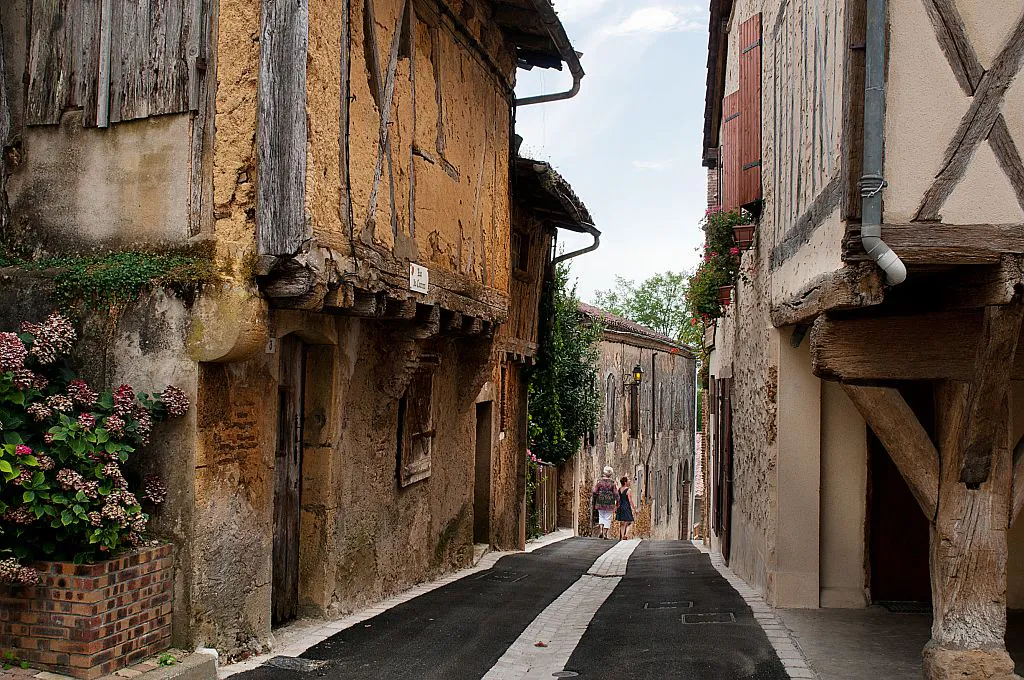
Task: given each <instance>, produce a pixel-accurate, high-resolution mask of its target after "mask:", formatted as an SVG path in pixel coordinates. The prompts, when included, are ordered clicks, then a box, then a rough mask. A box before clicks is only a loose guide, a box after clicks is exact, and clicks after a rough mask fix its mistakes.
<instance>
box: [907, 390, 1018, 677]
mask: <svg viewBox="0 0 1024 680" xmlns="http://www.w3.org/2000/svg"><path fill="white" fill-rule="evenodd" d="M970 401H971V400H970V386H968V385H965V384H963V383H954V382H942V383H939V387H938V389H937V390H936V415H937V426H938V433H937V435H938V436H937V439H938V444H939V453H940V457H941V461H942V462H941V471H940V478H939V498H938V507H937V512H936V517H935V521H934V523H933V525H932V532H931V573H932V611H933V621H932V639H931V641H930V642H929V643H928V645H927V646H926V647H925V650H924V666H925V677H926V678H928V679H929V680H952V679H953V678H1017V677H1018V676H1016V675H1014V674H1013V667H1014V664H1013V660H1012V659H1011V658H1010V656H1009V654H1007V652H1006V648H1005V645H1004V642H1003V638H1004V635H1005V633H1006V554H1007V546H1006V532H1007V529H1008V527H1009V523H1010V497H1011V483H1012V470H1013V465H1012V459H1011V452H1010V445H1009V440H1008V432H1007V426H1008V424H1009V416H1010V413H1009V404H1008V400H1007V399H1006V398H1005V396H1004V397H1002V398H1001V399H1000V401H999V403H991V404H988V405H987V407H988V408H989V409H991V411H992V412H993V414H994V415H996V416H998V417H995V418H993V421H994V422H996V423H998V425H997V426H996V430H997V432H996V434H995V436H994V437H993V438H992V442H993V443H992V450H991V467H990V471H991V472H990V474H989V476H988V478H987V480H986V481H985V482H983V483H982V484H981V485H980V486H979V487H978V488H976V489H969V488H968V485H966V484H965V483H964V482H963V481H961V467H962V464H963V459H964V449H965V444H966V442H967V438H968V436H967V430H968V429H969V424H968V421H969V420H970V413H971V410H972V408H971V404H970Z"/></svg>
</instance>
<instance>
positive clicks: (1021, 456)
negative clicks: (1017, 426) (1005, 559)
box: [1010, 436, 1024, 526]
mask: <svg viewBox="0 0 1024 680" xmlns="http://www.w3.org/2000/svg"><path fill="white" fill-rule="evenodd" d="M1021 508H1024V436H1022V437H1021V438H1020V439H1019V440H1017V445H1016V446H1014V447H1013V483H1012V494H1011V505H1010V525H1011V526H1012V525H1013V523H1014V522H1015V521H1017V517H1019V516H1020V511H1021Z"/></svg>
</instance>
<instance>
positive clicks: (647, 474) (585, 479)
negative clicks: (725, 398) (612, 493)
mask: <svg viewBox="0 0 1024 680" xmlns="http://www.w3.org/2000/svg"><path fill="white" fill-rule="evenodd" d="M580 313H581V314H582V315H583V316H584V318H585V319H586V320H588V321H589V322H590V323H598V324H600V325H601V328H602V334H601V341H600V343H599V351H600V357H599V360H598V377H599V379H600V384H599V385H597V386H596V388H597V390H598V391H599V392H600V393H601V395H602V396H603V399H604V402H603V408H602V409H601V417H600V421H599V422H598V426H597V431H596V432H594V433H592V435H591V436H590V437H588V438H587V441H585V442H584V445H583V447H582V449H581V450H580V452H579V454H577V456H576V457H575V458H574V459H573V460H572V461H570V462H569V463H567V464H566V465H565V466H564V467H563V469H562V470H561V471H560V474H561V475H562V476H563V478H564V479H565V480H566V482H565V483H564V484H563V486H564V487H567V486H568V480H572V488H573V494H572V504H573V506H574V511H573V517H574V522H573V527H574V528H575V529H576V531H577V533H579V534H581V535H589V533H590V530H591V528H592V525H591V507H590V503H591V489H592V488H593V485H594V482H595V480H597V479H598V478H599V477H600V476H601V472H602V470H603V469H604V467H605V466H606V465H609V466H611V467H612V468H613V469H614V470H615V479H616V483H617V482H618V479H619V478H620V477H622V476H623V475H625V476H628V477H629V478H630V480H631V483H632V485H633V497H634V500H635V501H636V503H637V504H638V505H640V506H641V508H640V510H639V512H638V513H637V514H638V517H637V524H636V530H637V532H638V534H640V535H643V536H645V537H648V538H655V539H678V538H683V539H685V538H689V536H690V533H689V530H690V521H689V518H690V504H691V500H692V499H691V494H692V486H693V485H692V481H693V442H694V394H695V391H694V381H695V379H696V365H695V364H696V362H695V360H694V356H693V353H692V352H691V351H690V350H689V349H688V348H687V347H686V346H684V345H681V344H679V343H678V342H675V341H673V340H672V339H671V338H668V337H667V336H665V335H662V334H661V333H658V332H656V331H653V330H651V329H650V328H647V327H646V326H642V325H640V324H638V323H634V322H632V321H628V320H626V319H623V318H621V317H618V316H615V315H614V314H609V313H608V312H605V311H604V310H601V309H598V308H597V307H593V306H591V305H586V304H581V305H580ZM638 368H639V370H637V369H638ZM638 377H639V379H638Z"/></svg>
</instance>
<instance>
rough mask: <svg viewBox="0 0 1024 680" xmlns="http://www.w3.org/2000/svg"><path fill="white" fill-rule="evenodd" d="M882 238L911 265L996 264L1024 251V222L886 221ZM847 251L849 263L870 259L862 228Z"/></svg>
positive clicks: (853, 234) (849, 238)
mask: <svg viewBox="0 0 1024 680" xmlns="http://www.w3.org/2000/svg"><path fill="white" fill-rule="evenodd" d="M882 239H883V240H884V241H885V242H886V243H887V244H888V245H889V247H890V248H892V249H893V251H895V253H896V254H897V255H899V256H900V258H901V259H902V260H903V261H904V262H906V263H907V264H910V265H915V264H916V265H929V264H941V265H947V264H948V265H955V264H996V263H998V262H999V260H1000V258H1001V257H1002V255H1003V254H1004V253H1024V224H940V223H932V222H917V223H914V224H885V225H883V226H882ZM843 250H844V252H843V259H844V260H845V261H847V262H859V261H865V260H868V259H869V258H868V256H867V253H865V252H864V248H863V246H862V245H861V242H860V233H859V230H851V231H850V232H849V233H848V235H847V238H846V242H845V243H844V248H843Z"/></svg>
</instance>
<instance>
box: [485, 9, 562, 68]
mask: <svg viewBox="0 0 1024 680" xmlns="http://www.w3.org/2000/svg"><path fill="white" fill-rule="evenodd" d="M546 1H547V0H545V2H546ZM550 12H551V17H548V19H549V20H552V19H553V20H554V21H555V23H558V29H557V30H558V31H560V32H561V35H559V36H558V38H559V41H560V42H563V43H564V44H565V45H569V39H568V37H567V36H566V35H565V30H564V29H563V28H562V27H561V24H560V22H557V19H556V18H554V17H555V14H554V9H553V8H552V9H551V10H550ZM491 17H492V19H493V20H494V22H495V23H497V24H498V25H499V26H500V27H501V29H502V32H503V33H504V34H505V37H506V38H507V39H508V40H509V42H511V43H512V44H513V45H514V46H515V48H516V57H517V59H518V60H519V62H520V66H522V67H524V68H533V67H538V68H550V69H556V70H559V71H561V70H562V63H563V62H564V61H566V60H567V59H575V52H573V53H572V54H564V52H565V51H566V50H564V49H559V45H558V42H556V40H555V38H554V37H553V36H552V35H551V33H550V32H549V29H548V26H547V25H546V23H545V20H544V17H542V16H541V15H540V13H539V11H538V7H537V5H536V4H535V3H534V1H533V0H502V2H495V3H493V4H492V14H491Z"/></svg>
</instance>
